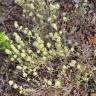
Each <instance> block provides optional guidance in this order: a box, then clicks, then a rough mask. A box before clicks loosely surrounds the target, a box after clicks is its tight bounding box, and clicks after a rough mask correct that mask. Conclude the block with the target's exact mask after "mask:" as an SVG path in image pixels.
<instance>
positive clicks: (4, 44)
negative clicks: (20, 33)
mask: <svg viewBox="0 0 96 96" xmlns="http://www.w3.org/2000/svg"><path fill="white" fill-rule="evenodd" d="M6 48H8V49H9V48H10V42H9V40H8V37H7V36H6V34H5V33H4V32H0V51H4V50H5V49H6Z"/></svg>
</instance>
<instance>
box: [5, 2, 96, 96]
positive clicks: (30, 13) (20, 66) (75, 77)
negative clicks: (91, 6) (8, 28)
mask: <svg viewBox="0 0 96 96" xmlns="http://www.w3.org/2000/svg"><path fill="white" fill-rule="evenodd" d="M41 1H42V2H41ZM16 3H18V4H19V5H21V6H22V7H23V16H24V17H26V18H27V17H30V19H32V21H34V24H33V26H32V28H29V27H25V26H24V25H20V24H19V22H17V21H15V22H14V27H15V28H16V30H17V31H16V32H14V33H13V34H12V36H13V39H10V38H9V37H7V39H8V40H9V42H10V48H9V47H5V52H6V54H8V58H7V61H8V62H10V64H11V63H12V64H14V66H15V68H13V69H12V68H9V71H10V74H11V76H10V77H9V81H8V82H7V83H8V85H9V86H10V87H12V88H14V89H16V90H17V91H19V92H20V93H21V94H25V95H29V94H31V95H32V93H33V92H36V91H37V90H40V89H48V88H54V89H56V90H59V89H61V92H62V91H63V93H64V96H65V95H66V96H67V95H70V93H71V91H72V90H73V93H74V92H75V91H74V89H75V88H77V89H79V88H81V85H82V82H86V83H87V84H88V81H89V79H90V77H91V76H93V75H94V71H95V70H96V68H95V67H94V66H92V68H89V67H88V66H87V65H86V64H84V63H81V62H80V61H79V60H77V59H74V58H70V57H71V55H72V54H73V53H74V54H75V55H76V56H77V57H79V56H80V55H82V52H81V49H79V48H78V46H79V45H78V43H77V42H75V43H74V44H73V45H72V46H71V48H69V47H68V46H67V45H66V42H65V41H64V40H65V38H64V36H65V34H64V33H63V31H62V30H58V26H57V19H58V14H59V13H58V10H59V7H60V6H59V4H58V3H53V2H52V0H48V1H46V0H45V1H44V0H16ZM68 20H69V18H68V17H67V16H64V17H63V21H64V22H66V23H67V21H68ZM64 31H66V29H64ZM76 48H77V49H78V50H77V51H76ZM77 91H78V90H77ZM84 91H87V90H86V89H84ZM77 96H79V95H77Z"/></svg>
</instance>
